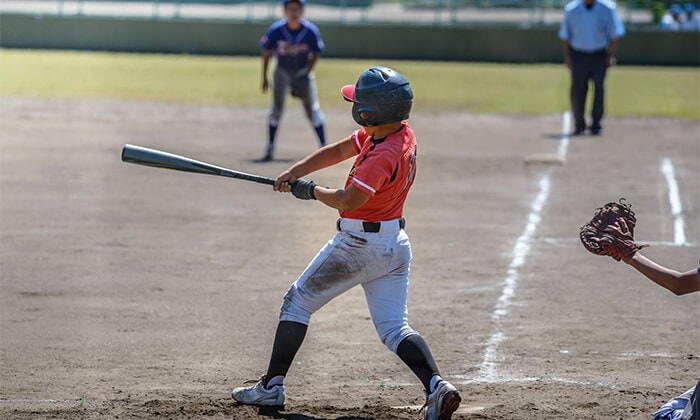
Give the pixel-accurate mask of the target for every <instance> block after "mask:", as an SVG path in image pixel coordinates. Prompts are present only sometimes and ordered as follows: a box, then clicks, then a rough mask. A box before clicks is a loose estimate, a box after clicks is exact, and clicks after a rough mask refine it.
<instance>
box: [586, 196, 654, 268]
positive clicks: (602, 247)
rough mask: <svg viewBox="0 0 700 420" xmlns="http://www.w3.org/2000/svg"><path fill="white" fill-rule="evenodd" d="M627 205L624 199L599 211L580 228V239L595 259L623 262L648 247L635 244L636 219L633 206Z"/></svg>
mask: <svg viewBox="0 0 700 420" xmlns="http://www.w3.org/2000/svg"><path fill="white" fill-rule="evenodd" d="M624 201H625V199H624V198H621V199H620V201H618V202H610V203H608V204H606V205H604V206H603V207H599V208H597V209H596V212H595V214H594V215H593V218H592V219H591V221H590V222H588V223H586V224H585V225H583V226H581V228H580V231H579V238H580V239H581V243H582V244H583V247H584V248H586V249H587V250H589V251H590V252H592V253H594V254H596V255H608V256H611V257H613V258H614V259H615V260H616V261H620V260H621V259H623V258H626V257H629V256H632V255H634V253H635V252H637V251H639V250H640V249H642V248H646V247H648V246H649V245H648V244H645V245H639V244H638V243H636V242H635V241H634V227H635V226H636V224H637V218H636V217H635V215H634V212H633V211H632V209H631V207H632V206H631V205H629V204H627V203H624Z"/></svg>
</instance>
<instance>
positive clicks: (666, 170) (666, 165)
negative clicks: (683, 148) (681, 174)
mask: <svg viewBox="0 0 700 420" xmlns="http://www.w3.org/2000/svg"><path fill="white" fill-rule="evenodd" d="M660 169H661V173H662V174H663V175H664V178H666V185H668V202H669V204H671V215H673V218H674V221H673V241H674V242H675V243H676V245H683V244H685V243H686V239H685V223H684V221H683V208H682V206H681V198H680V193H679V189H678V182H677V181H676V175H675V170H674V169H673V162H672V161H671V159H669V158H663V159H661V165H660Z"/></svg>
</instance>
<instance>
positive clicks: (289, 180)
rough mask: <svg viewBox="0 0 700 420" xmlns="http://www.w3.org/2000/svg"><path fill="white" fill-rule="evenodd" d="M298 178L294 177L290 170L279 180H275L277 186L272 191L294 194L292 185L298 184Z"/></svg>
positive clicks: (279, 177) (281, 175) (283, 173)
mask: <svg viewBox="0 0 700 420" xmlns="http://www.w3.org/2000/svg"><path fill="white" fill-rule="evenodd" d="M297 179H298V178H297V177H296V176H294V174H292V173H291V172H290V171H289V170H286V171H284V172H282V173H281V174H280V175H279V176H278V177H277V179H275V184H274V185H273V186H272V189H274V190H275V191H279V192H286V193H288V192H292V184H293V183H294V182H296V180H297Z"/></svg>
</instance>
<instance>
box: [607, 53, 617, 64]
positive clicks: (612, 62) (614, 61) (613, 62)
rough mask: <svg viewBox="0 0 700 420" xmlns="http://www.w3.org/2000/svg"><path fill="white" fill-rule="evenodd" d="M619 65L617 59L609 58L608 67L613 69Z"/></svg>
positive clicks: (612, 56) (611, 56)
mask: <svg viewBox="0 0 700 420" xmlns="http://www.w3.org/2000/svg"><path fill="white" fill-rule="evenodd" d="M616 64H617V58H616V57H615V56H614V55H610V56H608V61H607V65H608V67H613V66H615V65H616Z"/></svg>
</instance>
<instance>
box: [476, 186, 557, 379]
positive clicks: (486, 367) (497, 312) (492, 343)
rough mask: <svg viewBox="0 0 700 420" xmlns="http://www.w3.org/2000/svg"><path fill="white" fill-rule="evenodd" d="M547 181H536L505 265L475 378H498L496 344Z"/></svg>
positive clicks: (538, 217) (538, 213)
mask: <svg viewBox="0 0 700 420" xmlns="http://www.w3.org/2000/svg"><path fill="white" fill-rule="evenodd" d="M549 190H550V180H549V175H544V176H543V177H542V178H541V179H540V182H539V193H538V194H537V196H536V198H535V200H534V201H533V203H532V206H531V210H530V214H529V216H528V221H527V224H526V226H525V229H524V230H523V232H522V234H521V235H520V236H519V237H518V240H517V241H516V242H515V247H514V248H513V258H512V260H511V262H510V264H509V265H508V276H507V277H506V279H505V282H504V285H503V289H502V292H501V296H500V297H499V298H498V300H497V301H496V305H495V308H494V311H493V314H492V316H491V319H492V320H493V321H494V323H495V324H496V329H495V331H494V332H493V334H491V337H490V338H489V340H488V341H487V344H486V349H485V350H484V353H483V358H482V361H481V365H480V367H479V374H478V376H477V379H476V380H477V381H494V380H498V379H499V378H498V375H497V373H496V362H497V360H498V354H497V353H498V347H499V345H500V343H501V342H502V341H503V340H504V338H505V335H504V334H503V331H502V330H501V320H503V318H505V317H506V316H507V315H508V313H509V310H510V307H511V305H512V299H513V297H514V296H515V290H516V288H517V283H518V269H519V268H520V267H522V266H523V264H524V263H525V259H526V257H527V255H528V254H529V253H530V249H531V247H532V242H533V238H534V235H535V232H536V231H537V226H538V224H539V223H540V221H541V220H542V216H541V214H542V209H543V208H544V205H545V203H546V202H547V198H548V197H549Z"/></svg>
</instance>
